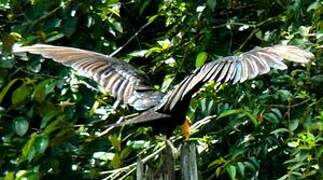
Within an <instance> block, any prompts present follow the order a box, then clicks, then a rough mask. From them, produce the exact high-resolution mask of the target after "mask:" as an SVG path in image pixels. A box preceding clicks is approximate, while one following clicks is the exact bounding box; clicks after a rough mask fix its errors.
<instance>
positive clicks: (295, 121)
mask: <svg viewBox="0 0 323 180" xmlns="http://www.w3.org/2000/svg"><path fill="white" fill-rule="evenodd" d="M298 124H299V120H298V119H293V120H290V121H289V123H288V129H289V130H290V131H294V130H296V129H297V127H298Z"/></svg>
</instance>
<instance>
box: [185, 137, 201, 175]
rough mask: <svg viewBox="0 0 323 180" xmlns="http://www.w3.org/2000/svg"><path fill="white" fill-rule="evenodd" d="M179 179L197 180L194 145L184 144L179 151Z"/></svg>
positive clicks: (190, 143)
mask: <svg viewBox="0 0 323 180" xmlns="http://www.w3.org/2000/svg"><path fill="white" fill-rule="evenodd" d="M181 176H182V177H181V179H182V180H198V173H197V158H196V145H195V144H194V143H192V142H184V144H183V147H182V149H181Z"/></svg>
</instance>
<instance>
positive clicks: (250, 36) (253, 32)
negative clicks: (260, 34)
mask: <svg viewBox="0 0 323 180" xmlns="http://www.w3.org/2000/svg"><path fill="white" fill-rule="evenodd" d="M257 31H259V29H258V28H256V29H254V30H253V31H252V32H251V33H250V34H249V36H248V37H247V39H246V40H244V41H243V43H242V44H241V45H240V46H239V48H238V50H239V51H240V50H241V49H242V48H243V47H244V46H245V45H246V44H247V42H248V41H249V40H250V39H251V38H252V36H253V35H254V34H255V33H256V32H257Z"/></svg>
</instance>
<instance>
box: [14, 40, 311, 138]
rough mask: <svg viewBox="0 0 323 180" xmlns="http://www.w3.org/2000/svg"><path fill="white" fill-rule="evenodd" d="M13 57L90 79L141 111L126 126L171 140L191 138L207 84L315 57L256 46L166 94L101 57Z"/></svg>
mask: <svg viewBox="0 0 323 180" xmlns="http://www.w3.org/2000/svg"><path fill="white" fill-rule="evenodd" d="M13 52H14V53H26V52H29V53H31V54H38V55H41V56H43V57H44V58H49V59H53V60H54V61H56V62H58V63H61V64H63V65H65V66H68V67H72V68H73V69H75V70H76V71H80V72H82V73H83V74H86V75H87V76H88V77H89V78H91V79H93V80H94V81H96V82H97V83H98V84H99V85H101V86H102V87H103V88H104V91H106V92H108V93H109V94H111V95H112V96H113V97H114V98H115V99H117V100H119V101H121V102H123V103H124V104H127V105H129V106H131V107H132V108H133V109H134V110H136V111H140V113H139V115H138V116H136V117H134V118H131V119H130V120H128V121H126V122H125V123H124V124H134V123H141V124H147V123H148V124H149V126H152V128H153V131H154V132H159V133H165V134H166V135H168V136H169V135H171V133H172V132H173V130H174V129H175V127H176V126H178V125H182V133H183V136H184V137H185V138H188V135H189V125H190V122H189V119H188V118H187V117H186V111H187V110H188V108H189V105H190V101H191V98H192V96H193V94H194V93H195V92H197V91H198V90H199V89H200V88H201V86H203V85H204V84H205V83H207V82H210V81H216V82H219V83H232V84H236V83H242V82H244V81H246V80H249V79H253V78H255V77H257V76H258V75H262V74H266V73H268V72H269V71H270V69H271V68H273V69H279V70H284V69H287V66H286V64H285V63H284V62H283V60H287V61H291V62H295V63H301V64H306V63H308V62H309V60H310V59H311V58H313V57H314V55H313V54H312V53H310V52H308V51H306V50H303V49H301V48H298V47H296V46H293V45H274V46H271V47H263V48H261V47H256V48H254V49H252V50H250V51H248V52H245V53H241V54H239V55H236V56H228V57H223V58H220V59H218V60H215V61H211V62H208V63H205V64H204V65H203V66H202V67H200V68H197V69H195V70H194V71H192V72H191V74H189V75H188V76H186V77H185V78H184V79H183V80H182V81H181V82H180V83H178V84H177V85H175V86H174V87H173V88H172V90H170V91H169V92H167V93H162V92H160V91H158V90H156V89H154V88H153V87H152V86H150V84H149V81H148V80H147V78H146V76H144V74H143V73H142V72H141V71H138V70H137V69H135V68H134V67H133V66H131V65H130V64H127V63H125V62H123V61H121V60H118V59H116V58H114V57H109V56H106V55H104V54H100V53H97V52H93V51H88V50H83V49H78V48H72V47H65V46H54V45H46V44H35V45H31V46H22V47H15V48H14V49H13Z"/></svg>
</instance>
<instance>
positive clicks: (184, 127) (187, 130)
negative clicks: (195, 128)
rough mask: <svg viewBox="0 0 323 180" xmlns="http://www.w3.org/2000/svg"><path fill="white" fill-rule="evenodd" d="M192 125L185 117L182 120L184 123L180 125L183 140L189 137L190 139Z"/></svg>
mask: <svg viewBox="0 0 323 180" xmlns="http://www.w3.org/2000/svg"><path fill="white" fill-rule="evenodd" d="M191 125H192V121H191V119H190V118H189V117H188V116H186V117H185V120H184V123H183V124H182V135H183V137H184V139H185V140H187V139H188V138H189V137H190V133H191V131H190V127H191Z"/></svg>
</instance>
